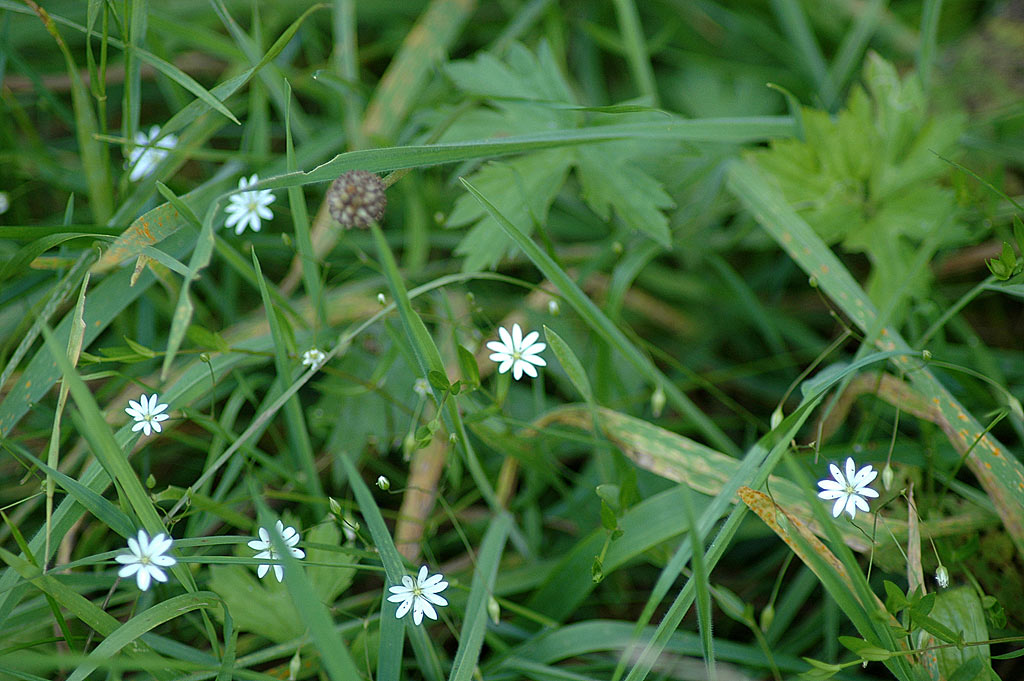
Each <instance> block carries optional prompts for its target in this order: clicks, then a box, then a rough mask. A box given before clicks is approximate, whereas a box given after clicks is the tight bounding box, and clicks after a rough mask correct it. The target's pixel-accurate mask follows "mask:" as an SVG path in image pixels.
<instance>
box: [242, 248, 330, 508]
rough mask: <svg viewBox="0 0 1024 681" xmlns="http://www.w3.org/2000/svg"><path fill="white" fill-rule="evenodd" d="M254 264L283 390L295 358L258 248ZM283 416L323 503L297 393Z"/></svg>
mask: <svg viewBox="0 0 1024 681" xmlns="http://www.w3.org/2000/svg"><path fill="white" fill-rule="evenodd" d="M252 265H253V268H254V269H255V270H256V278H257V281H258V282H259V288H260V297H262V298H263V309H264V310H265V311H266V314H267V322H268V324H269V325H270V335H271V337H272V338H273V339H274V364H275V365H276V367H277V385H278V389H279V390H281V391H282V392H283V391H284V390H286V389H287V388H288V386H289V385H290V384H291V383H292V374H293V373H294V372H293V368H292V361H291V359H289V357H288V353H287V348H288V342H287V341H286V339H285V333H284V330H283V329H282V328H281V319H279V317H278V315H277V309H276V307H275V305H274V303H273V301H271V299H270V292H269V291H268V290H267V282H266V280H264V278H263V270H262V269H260V261H259V259H258V258H257V257H256V249H253V251H252ZM284 418H285V423H286V424H287V426H288V444H289V451H290V453H291V455H292V457H293V461H294V463H295V465H296V468H297V469H298V470H301V471H302V472H303V473H304V475H302V476H300V479H301V478H305V479H304V480H301V482H303V483H304V485H305V487H306V489H307V490H309V494H310V496H312V497H313V498H314V499H315V500H317V501H318V502H319V504H320V505H323V503H324V490H323V487H322V486H321V485H320V476H319V475H318V474H317V471H316V461H315V458H316V454H315V453H314V452H313V443H312V442H311V441H310V439H309V431H308V430H306V421H305V418H304V417H303V415H302V406H301V404H300V403H299V398H298V396H297V395H292V397H291V398H289V399H288V401H287V402H285V405H284Z"/></svg>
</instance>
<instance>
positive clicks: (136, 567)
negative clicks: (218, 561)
mask: <svg viewBox="0 0 1024 681" xmlns="http://www.w3.org/2000/svg"><path fill="white" fill-rule="evenodd" d="M270 532H271V531H270V530H267V528H265V527H261V528H259V531H258V533H257V534H258V535H259V539H253V540H252V541H250V542H249V543H248V546H249V548H250V549H252V550H253V551H257V552H258V553H256V555H255V556H253V558H255V559H257V560H267V561H272V562H267V563H260V564H259V565H258V566H257V568H256V576H257V577H259V578H260V579H263V578H264V577H266V576H267V575H268V574H269V573H270V570H271V568H273V570H274V576H275V577H276V578H277V581H278V582H282V581H284V567H283V566H282V565H281V564H280V562H279V561H280V559H281V554H280V553H278V550H277V548H276V547H275V545H274V541H273V539H272V538H271V536H270ZM273 532H275V533H276V534H277V536H278V538H279V539H280V541H281V542H283V543H284V544H285V546H286V547H287V548H288V551H289V553H290V554H291V556H292V557H293V558H295V559H297V560H301V559H303V558H305V557H306V552H305V551H303V550H302V549H300V548H297V547H296V544H298V543H299V532H298V530H296V529H295V528H294V527H285V524H284V523H283V522H281V521H280V520H278V521H277V523H275V525H274V529H273ZM173 543H174V540H173V539H171V538H170V537H168V536H167V535H166V534H164V533H162V532H161V533H160V534H158V535H156V536H155V537H153V538H152V539H150V537H149V535H148V534H147V533H146V531H145V530H139V533H138V535H137V536H136V537H129V538H128V553H122V554H119V555H117V556H115V557H114V560H116V561H117V562H118V563H121V565H122V566H123V567H122V568H121V569H119V570H118V571H117V574H118V576H119V577H121V578H125V579H127V578H128V577H132V576H134V577H135V581H136V584H137V585H138V587H139V589H141V590H142V591H146V590H148V589H149V585H150V584H152V583H153V582H154V581H157V582H161V583H164V582H166V581H167V573H165V572H164V570H163V568H169V567H171V566H172V565H174V564H175V563H177V562H178V561H177V560H175V558H174V557H173V556H170V555H168V552H169V551H170V550H171V546H172V545H173ZM446 588H448V582H447V581H445V579H444V575H441V574H435V575H429V570H427V566H426V565H424V566H423V567H421V568H420V571H419V574H417V576H416V579H415V581H414V580H413V579H412V577H410V576H408V575H405V576H403V577H402V583H401V584H398V585H395V586H392V587H390V589H389V591H391V595H390V596H388V600H389V601H391V602H392V603H398V604H399V606H398V609H397V611H396V612H395V617H397V618H402V617H404V616H405V615H406V613H408V612H410V611H412V619H413V622H415V623H416V624H420V623H421V622H422V621H423V617H424V615H426V616H427V617H428V618H429V619H432V620H435V621H436V620H437V610H435V609H434V606H438V607H441V606H445V605H448V601H447V600H446V599H445V598H444V596H441V592H442V591H444V590H445V589H446Z"/></svg>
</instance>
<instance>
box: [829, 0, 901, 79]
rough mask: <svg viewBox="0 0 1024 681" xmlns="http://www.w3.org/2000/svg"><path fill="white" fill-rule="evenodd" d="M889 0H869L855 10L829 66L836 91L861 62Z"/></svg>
mask: <svg viewBox="0 0 1024 681" xmlns="http://www.w3.org/2000/svg"><path fill="white" fill-rule="evenodd" d="M888 4H889V0H870V2H869V3H866V6H865V7H864V8H863V9H861V10H859V11H858V12H857V16H856V19H855V20H854V22H853V26H851V27H850V29H849V30H848V31H847V33H846V35H844V36H843V40H842V42H841V43H839V49H837V50H836V56H835V58H834V59H833V60H832V64H831V65H830V66H829V70H828V72H829V77H830V78H831V79H832V83H833V84H834V85H835V87H836V90H837V91H841V90H842V89H843V88H844V87H845V86H846V83H847V81H848V80H849V79H850V78H851V77H852V76H853V75H854V71H855V70H856V69H857V67H858V66H859V65H860V64H861V59H862V58H863V56H864V50H865V48H866V47H867V46H868V43H869V42H870V41H871V37H872V36H873V35H874V34H875V31H876V30H877V29H878V25H879V23H880V21H881V19H882V13H883V12H884V10H885V8H886V5H888Z"/></svg>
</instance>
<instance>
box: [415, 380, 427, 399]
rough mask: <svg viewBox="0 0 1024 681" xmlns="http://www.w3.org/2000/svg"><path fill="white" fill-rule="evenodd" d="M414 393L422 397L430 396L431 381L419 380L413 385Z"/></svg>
mask: <svg viewBox="0 0 1024 681" xmlns="http://www.w3.org/2000/svg"><path fill="white" fill-rule="evenodd" d="M412 391H413V392H414V393H416V394H417V395H419V396H420V397H427V396H428V395H430V381H428V380H427V379H425V378H417V379H416V380H415V381H414V382H413V384H412Z"/></svg>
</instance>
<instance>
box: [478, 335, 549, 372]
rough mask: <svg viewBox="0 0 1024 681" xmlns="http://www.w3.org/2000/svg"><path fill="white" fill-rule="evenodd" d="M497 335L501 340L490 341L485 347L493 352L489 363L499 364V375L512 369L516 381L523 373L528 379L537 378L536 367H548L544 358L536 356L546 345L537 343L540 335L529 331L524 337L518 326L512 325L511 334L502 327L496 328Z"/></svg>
mask: <svg viewBox="0 0 1024 681" xmlns="http://www.w3.org/2000/svg"><path fill="white" fill-rule="evenodd" d="M498 335H499V336H500V337H501V340H500V341H490V342H488V343H487V347H488V348H490V349H491V350H493V351H494V352H493V353H492V354H491V361H493V362H501V364H499V365H498V373H499V374H503V373H505V372H506V371H508V370H509V369H512V377H513V378H514V379H516V380H517V381H518V380H519V379H520V378H522V377H523V374H524V373H525V374H526V375H527V376H529V377H530V378H537V369H536V367H544V366H547V365H548V363H547V362H546V361H544V358H543V357H541V356H540V355H538V354H537V353H539V352H541V351H542V350H544V348H546V347H547V344H546V343H538V342H537V339H538V338H540V334H539V333H537V332H536V331H531V332H530V333H528V334H526V336H525V337H524V336H523V330H522V329H520V328H519V325H518V324H513V325H512V333H511V334H510V333H509V332H508V331H507V330H506V329H505V327H504V326H502V327H499V328H498ZM535 365H536V366H535Z"/></svg>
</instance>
